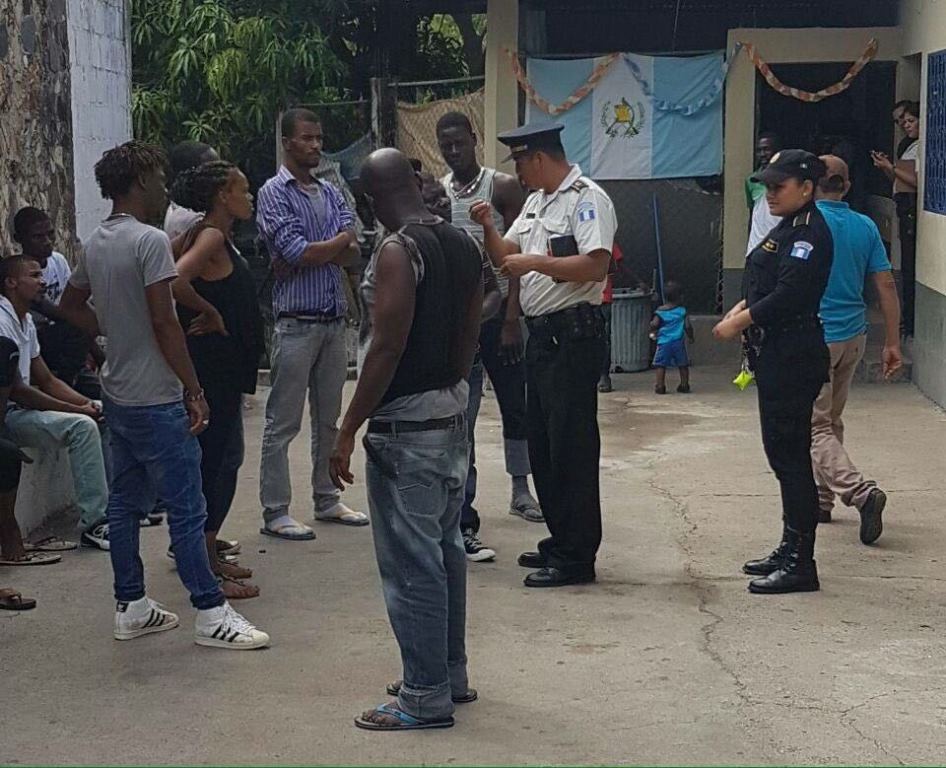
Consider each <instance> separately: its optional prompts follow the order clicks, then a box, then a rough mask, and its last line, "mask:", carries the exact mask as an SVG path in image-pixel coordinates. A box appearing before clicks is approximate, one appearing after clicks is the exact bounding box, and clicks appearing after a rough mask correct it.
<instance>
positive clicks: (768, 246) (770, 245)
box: [762, 238, 778, 253]
mask: <svg viewBox="0 0 946 768" xmlns="http://www.w3.org/2000/svg"><path fill="white" fill-rule="evenodd" d="M762 250H763V251H766V252H767V253H775V252H776V251H777V250H778V243H776V242H775V241H774V240H773V239H772V238H768V239H767V240H765V241H763V243H762Z"/></svg>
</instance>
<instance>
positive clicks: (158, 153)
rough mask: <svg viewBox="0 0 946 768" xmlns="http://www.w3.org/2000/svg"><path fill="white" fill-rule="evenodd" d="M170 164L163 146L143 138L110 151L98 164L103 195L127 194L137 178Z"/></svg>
mask: <svg viewBox="0 0 946 768" xmlns="http://www.w3.org/2000/svg"><path fill="white" fill-rule="evenodd" d="M166 167H167V155H166V154H165V153H164V150H163V149H161V147H158V146H155V145H154V144H146V143H145V142H143V141H126V142H125V143H124V144H121V145H119V146H117V147H115V148H114V149H110V150H108V152H106V153H105V154H104V155H102V159H101V160H99V161H98V162H97V163H96V164H95V180H96V181H97V182H98V185H99V189H101V190H102V197H104V198H105V199H106V200H115V199H116V198H119V197H121V196H122V195H127V194H128V191H129V190H130V189H131V185H132V184H134V183H135V180H136V179H139V178H141V177H142V176H144V175H145V174H146V173H149V172H153V171H156V170H158V169H161V168H166Z"/></svg>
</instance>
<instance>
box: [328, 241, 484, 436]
mask: <svg viewBox="0 0 946 768" xmlns="http://www.w3.org/2000/svg"><path fill="white" fill-rule="evenodd" d="M416 290H417V287H416V284H415V278H414V270H413V268H412V267H411V261H410V256H409V255H408V253H407V251H406V250H405V249H404V247H403V246H401V245H399V244H397V243H388V244H387V245H386V246H384V248H383V249H382V251H381V252H380V253H379V254H378V259H377V289H376V291H375V303H374V308H373V310H372V318H371V320H372V322H371V328H372V335H371V344H370V346H369V347H368V352H367V354H366V355H365V361H364V364H363V365H362V368H361V374H360V375H359V377H358V385H357V387H355V394H354V396H353V397H352V399H351V404H350V405H349V406H348V411H347V412H346V413H345V417H344V419H342V426H341V430H340V431H341V432H342V433H343V434H345V435H348V436H354V434H355V433H356V432H357V431H358V429H359V428H360V427H361V425H362V424H363V423H364V422H365V421H367V419H368V418H369V417H370V416H371V414H372V413H373V412H374V411H375V409H376V408H377V407H378V404H379V403H380V402H381V398H382V397H384V393H385V392H387V390H388V387H389V386H390V385H391V381H392V380H393V379H394V374H395V372H396V371H397V366H398V364H399V363H400V361H401V356H402V355H403V354H404V348H405V347H406V346H407V337H408V335H409V334H410V331H411V323H412V322H413V319H414V301H415V296H416ZM480 301H482V293H481V298H480Z"/></svg>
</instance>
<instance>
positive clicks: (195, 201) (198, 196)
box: [171, 160, 237, 213]
mask: <svg viewBox="0 0 946 768" xmlns="http://www.w3.org/2000/svg"><path fill="white" fill-rule="evenodd" d="M235 170H237V167H236V166H235V165H234V164H233V163H231V162H229V161H228V160H211V161H210V162H209V163H203V164H202V165H198V166H197V167H196V168H190V169H188V170H186V171H184V172H183V173H182V174H181V175H180V176H178V177H177V178H176V179H175V180H174V185H173V186H172V187H171V199H172V200H173V201H174V202H175V203H177V204H178V205H183V206H184V207H185V208H190V209H191V210H192V211H198V212H200V213H207V212H208V211H209V210H210V209H211V208H212V207H213V203H214V198H215V197H216V196H217V193H218V192H219V191H220V190H221V189H223V188H224V187H225V186H227V183H228V182H229V181H230V174H231V173H232V172H233V171H235Z"/></svg>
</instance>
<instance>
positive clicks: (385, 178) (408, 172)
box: [361, 147, 417, 197]
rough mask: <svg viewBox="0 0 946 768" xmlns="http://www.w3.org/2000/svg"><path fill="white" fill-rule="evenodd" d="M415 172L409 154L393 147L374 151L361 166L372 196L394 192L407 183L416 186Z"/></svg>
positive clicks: (363, 180) (362, 174) (364, 179)
mask: <svg viewBox="0 0 946 768" xmlns="http://www.w3.org/2000/svg"><path fill="white" fill-rule="evenodd" d="M414 174H415V171H414V167H413V166H412V165H411V161H410V160H409V159H408V157H407V155H405V154H404V153H403V152H401V151H400V150H398V149H393V148H392V147H385V148H383V149H379V150H377V151H375V152H372V153H371V154H370V155H368V159H367V160H365V162H364V165H362V166H361V180H362V182H363V183H364V185H365V189H366V190H367V192H368V194H369V195H371V196H372V197H378V196H379V195H383V194H385V193H389V192H393V191H395V190H397V189H398V188H399V187H401V186H403V185H405V184H413V185H415V186H416V184H417V182H416V180H415V177H414Z"/></svg>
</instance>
